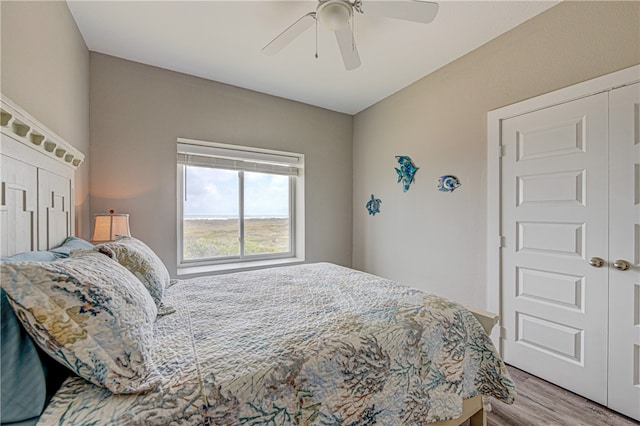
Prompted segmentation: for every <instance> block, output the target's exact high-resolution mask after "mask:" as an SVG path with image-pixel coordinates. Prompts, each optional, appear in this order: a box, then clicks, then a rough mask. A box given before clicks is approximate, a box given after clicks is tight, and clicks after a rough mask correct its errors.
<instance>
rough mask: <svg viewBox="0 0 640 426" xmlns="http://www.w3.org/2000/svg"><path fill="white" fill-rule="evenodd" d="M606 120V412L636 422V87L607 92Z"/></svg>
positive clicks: (639, 93)
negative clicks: (608, 125)
mask: <svg viewBox="0 0 640 426" xmlns="http://www.w3.org/2000/svg"><path fill="white" fill-rule="evenodd" d="M609 121H610V129H611V130H610V136H609V147H610V149H609V150H610V154H609V161H610V165H611V167H610V169H609V170H610V172H609V178H610V186H609V188H610V189H609V199H610V207H609V211H610V225H609V230H610V231H609V232H610V236H609V242H610V249H609V263H610V267H609V288H610V295H609V314H610V317H609V348H610V349H609V407H611V408H612V409H614V410H616V411H619V412H621V413H624V414H626V415H627V416H630V417H633V418H635V419H638V420H640V84H634V85H631V86H627V87H623V88H620V89H616V90H612V91H611V92H610V102H609ZM616 261H618V264H617V265H616ZM619 261H624V262H627V263H628V264H629V269H627V270H619V269H617V268H616V266H617V267H618V268H621V269H624V268H625V267H626V265H625V264H624V263H622V262H619Z"/></svg>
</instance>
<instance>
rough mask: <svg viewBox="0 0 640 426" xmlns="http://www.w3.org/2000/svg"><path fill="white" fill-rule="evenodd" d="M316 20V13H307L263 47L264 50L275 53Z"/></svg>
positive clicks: (270, 53)
mask: <svg viewBox="0 0 640 426" xmlns="http://www.w3.org/2000/svg"><path fill="white" fill-rule="evenodd" d="M315 22H316V13H315V12H309V13H307V14H306V15H304V16H303V17H302V18H300V19H298V20H297V21H296V22H294V23H293V24H291V25H290V26H289V28H287V29H286V30H284V31H283V32H281V33H280V34H279V35H278V36H276V38H274V39H273V40H271V41H270V42H269V44H267V45H266V46H265V47H263V48H262V51H263V52H264V53H266V54H267V55H275V54H276V53H278V52H279V51H281V50H282V49H283V48H285V47H286V46H287V45H288V44H289V43H291V42H292V41H293V40H294V39H295V38H296V37H298V36H299V35H300V34H302V33H303V32H305V31H306V30H308V29H309V28H310V27H311V26H312V25H313V24H314V23H315Z"/></svg>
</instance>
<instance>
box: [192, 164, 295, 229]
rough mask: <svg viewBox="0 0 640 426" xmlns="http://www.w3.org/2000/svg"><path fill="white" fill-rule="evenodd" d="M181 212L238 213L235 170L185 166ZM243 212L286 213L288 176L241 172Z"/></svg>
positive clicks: (206, 214) (201, 214)
mask: <svg viewBox="0 0 640 426" xmlns="http://www.w3.org/2000/svg"><path fill="white" fill-rule="evenodd" d="M186 169H187V170H186V187H187V193H186V196H187V197H186V198H187V199H186V201H185V202H184V215H185V216H191V217H193V216H225V217H237V216H238V193H239V190H238V172H237V171H233V170H220V169H211V168H207V167H193V166H186ZM244 194H245V206H244V207H245V216H267V217H269V216H287V215H288V213H289V177H288V176H280V175H270V174H265V173H254V172H244Z"/></svg>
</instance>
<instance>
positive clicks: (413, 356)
mask: <svg viewBox="0 0 640 426" xmlns="http://www.w3.org/2000/svg"><path fill="white" fill-rule="evenodd" d="M163 302H164V305H166V306H169V307H173V308H175V312H174V313H171V314H169V315H166V316H163V317H160V318H158V320H157V321H156V330H155V333H156V344H155V349H154V361H155V363H156V364H157V366H158V369H159V370H160V372H161V373H162V374H163V376H164V378H165V380H164V382H163V384H162V385H160V386H159V387H158V388H156V389H154V390H152V391H149V392H146V393H143V394H138V395H112V394H111V393H110V392H109V391H108V390H106V389H103V388H100V387H98V386H95V385H92V384H90V383H88V382H86V381H84V380H83V379H80V378H77V377H73V378H70V379H68V380H67V381H66V382H65V384H64V385H63V387H62V388H61V389H60V390H59V391H58V393H57V394H56V396H55V397H54V398H53V400H52V401H51V403H50V405H49V406H48V407H47V409H46V410H45V413H44V414H43V415H42V417H41V418H40V422H39V423H38V424H42V425H56V424H60V425H62V424H64V425H87V424H92V425H93V424H95V425H98V424H112V425H118V426H120V425H169V424H176V425H177V424H194V425H198V424H213V425H252V426H254V425H294V424H295V425H298V424H299V425H368V424H374V423H375V424H380V425H405V424H406V425H420V424H425V423H429V422H434V421H438V420H444V419H450V418H455V417H458V416H459V415H460V414H461V412H462V399H463V398H469V397H472V396H474V395H476V394H478V393H482V394H484V395H490V396H493V397H495V398H497V399H499V400H502V401H505V402H512V401H513V399H514V396H515V390H514V385H513V382H512V380H511V378H510V377H509V375H508V373H507V371H506V369H505V366H504V364H503V363H502V361H501V360H500V358H499V357H498V356H497V355H496V352H495V349H494V347H493V345H492V343H491V340H490V339H489V338H488V337H487V336H486V334H485V333H484V331H483V330H482V327H481V326H480V324H479V323H478V322H477V320H476V319H475V317H474V316H473V315H472V314H471V313H469V312H468V311H467V310H466V309H464V308H463V307H462V306H460V305H458V304H455V303H453V302H450V301H448V300H446V299H443V298H441V297H438V296H435V295H433V294H427V293H423V292H421V291H419V290H415V289H412V288H408V287H404V286H401V285H399V284H397V283H395V282H393V281H389V280H386V279H382V278H380V277H376V276H373V275H369V274H365V273H362V272H358V271H355V270H352V269H348V268H344V267H340V266H336V265H332V264H326V263H320V264H311V265H301V266H291V267H283V268H275V269H268V270H261V271H253V272H243V273H237V274H228V275H223V276H216V277H202V278H196V279H191V280H185V281H179V282H178V284H176V285H174V286H172V287H170V288H169V289H168V290H167V291H166V294H165V296H164V299H163Z"/></svg>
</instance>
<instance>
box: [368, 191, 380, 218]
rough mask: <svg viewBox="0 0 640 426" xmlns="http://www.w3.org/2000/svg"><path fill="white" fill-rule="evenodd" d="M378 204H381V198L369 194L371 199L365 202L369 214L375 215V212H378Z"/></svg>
mask: <svg viewBox="0 0 640 426" xmlns="http://www.w3.org/2000/svg"><path fill="white" fill-rule="evenodd" d="M380 204H382V200H381V199H379V198H376V197H375V196H374V195H373V194H371V199H370V200H369V202H368V203H367V210H369V214H370V215H372V216H375V215H376V213H380Z"/></svg>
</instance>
